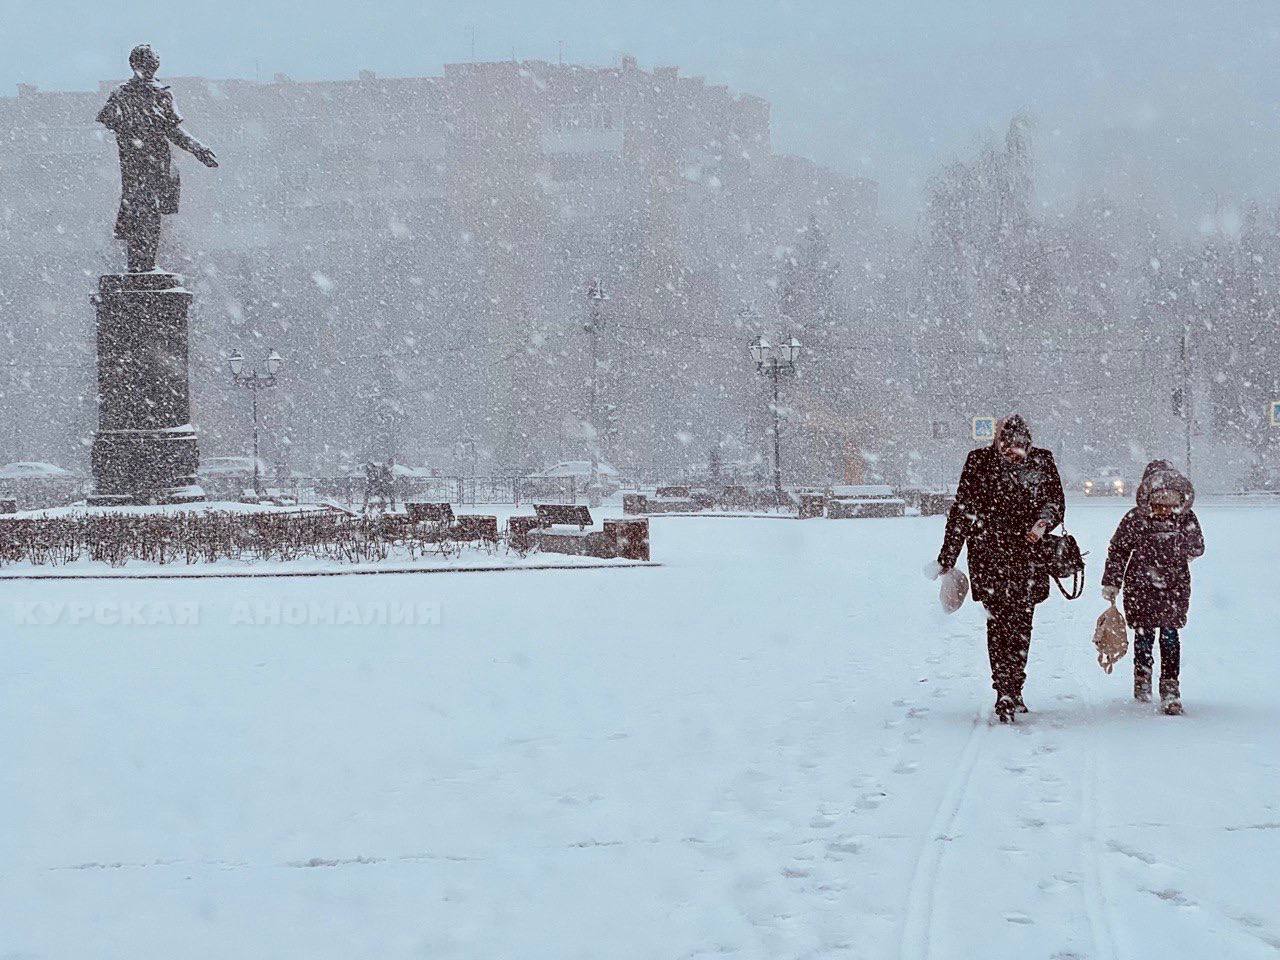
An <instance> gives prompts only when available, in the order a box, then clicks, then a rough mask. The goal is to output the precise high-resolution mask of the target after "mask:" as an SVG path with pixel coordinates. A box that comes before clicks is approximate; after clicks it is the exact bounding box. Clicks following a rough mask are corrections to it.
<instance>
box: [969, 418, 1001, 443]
mask: <svg viewBox="0 0 1280 960" xmlns="http://www.w3.org/2000/svg"><path fill="white" fill-rule="evenodd" d="M995 438H996V418H995V417H974V418H973V439H974V440H978V441H986V442H988V443H990V442H991V441H992V440H994V439H995Z"/></svg>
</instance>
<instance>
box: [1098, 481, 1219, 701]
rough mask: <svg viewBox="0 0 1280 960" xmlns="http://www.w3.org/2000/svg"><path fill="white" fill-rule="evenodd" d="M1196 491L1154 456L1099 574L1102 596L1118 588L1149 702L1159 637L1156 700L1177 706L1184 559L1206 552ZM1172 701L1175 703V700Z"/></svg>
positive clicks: (1186, 596)
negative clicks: (1157, 693) (1156, 644)
mask: <svg viewBox="0 0 1280 960" xmlns="http://www.w3.org/2000/svg"><path fill="white" fill-rule="evenodd" d="M1195 498H1196V493H1195V488H1194V487H1193V486H1192V485H1191V481H1190V480H1189V479H1187V478H1186V477H1184V476H1183V475H1182V474H1180V473H1179V472H1178V471H1177V470H1176V469H1175V468H1174V466H1173V464H1171V463H1169V461H1167V460H1153V461H1152V462H1151V463H1149V464H1147V469H1146V470H1144V471H1143V474H1142V482H1141V483H1140V484H1138V492H1137V506H1135V507H1134V508H1133V509H1132V510H1130V511H1129V512H1128V513H1127V514H1125V516H1124V519H1122V520H1121V521H1120V526H1119V527H1117V528H1116V532H1115V534H1114V535H1112V537H1111V546H1110V547H1109V548H1108V550H1107V565H1106V568H1105V569H1104V570H1103V572H1102V595H1103V596H1104V597H1105V598H1106V599H1108V600H1114V599H1115V597H1116V596H1117V595H1118V594H1119V592H1120V591H1121V589H1123V590H1124V615H1125V619H1126V620H1127V621H1128V622H1129V626H1131V627H1133V628H1134V641H1133V695H1134V696H1135V697H1136V698H1137V699H1139V700H1142V701H1144V702H1145V701H1148V700H1150V699H1151V671H1152V667H1153V665H1154V662H1153V653H1154V646H1155V640H1156V635H1157V633H1158V634H1159V639H1160V699H1161V701H1162V703H1163V704H1164V706H1165V709H1166V710H1167V711H1169V712H1178V711H1180V709H1181V702H1180V699H1181V693H1180V690H1179V685H1178V671H1179V667H1180V665H1181V664H1180V661H1181V652H1182V651H1181V641H1180V638H1179V635H1178V631H1179V630H1181V629H1182V628H1183V627H1185V626H1186V625H1187V610H1188V609H1189V607H1190V606H1191V564H1190V561H1192V560H1194V559H1195V558H1196V557H1198V556H1200V555H1201V554H1203V553H1204V534H1203V532H1202V531H1201V529H1200V521H1199V520H1198V519H1197V518H1196V515H1195V511H1194V510H1192V509H1191V508H1192V505H1193V504H1194V503H1195ZM1175 701H1176V702H1175Z"/></svg>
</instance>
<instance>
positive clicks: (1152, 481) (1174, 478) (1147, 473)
mask: <svg viewBox="0 0 1280 960" xmlns="http://www.w3.org/2000/svg"><path fill="white" fill-rule="evenodd" d="M1157 490H1173V491H1175V492H1177V493H1178V494H1179V495H1180V496H1181V497H1182V503H1181V505H1179V506H1178V507H1177V508H1175V510H1174V513H1186V512H1187V511H1188V510H1190V509H1191V507H1192V505H1193V504H1194V503H1195V500H1196V489H1195V487H1194V486H1192V484H1191V480H1190V479H1188V478H1187V477H1186V476H1184V475H1183V474H1181V473H1179V472H1178V469H1177V468H1176V467H1175V466H1174V465H1173V464H1172V463H1170V462H1169V461H1168V460H1152V461H1151V462H1150V463H1148V464H1147V469H1145V470H1143V471H1142V482H1141V483H1139V484H1138V492H1137V494H1136V497H1135V498H1136V500H1137V502H1138V506H1139V507H1143V508H1146V507H1147V505H1148V504H1149V503H1150V502H1151V494H1152V493H1154V492H1155V491H1157Z"/></svg>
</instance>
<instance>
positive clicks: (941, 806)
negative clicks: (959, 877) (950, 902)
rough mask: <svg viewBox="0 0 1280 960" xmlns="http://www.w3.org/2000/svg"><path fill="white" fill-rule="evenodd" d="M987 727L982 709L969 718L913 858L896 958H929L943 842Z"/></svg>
mask: <svg viewBox="0 0 1280 960" xmlns="http://www.w3.org/2000/svg"><path fill="white" fill-rule="evenodd" d="M988 729H989V727H988V724H987V722H986V718H985V717H984V716H983V712H982V711H981V710H979V711H978V712H977V713H976V714H975V715H974V718H973V728H972V729H971V730H970V731H969V739H968V740H967V741H966V742H965V745H964V750H963V752H962V753H961V754H960V761H959V763H957V764H956V768H955V771H954V772H953V773H952V774H951V780H950V782H948V784H947V790H946V793H944V794H943V795H942V800H941V801H940V802H939V803H938V809H937V811H936V812H935V813H934V816H933V822H932V823H931V824H930V825H929V832H928V834H927V836H926V837H925V840H924V843H923V845H922V846H921V848H920V854H919V856H918V857H917V858H916V865H915V869H914V870H913V871H912V874H911V887H910V889H909V890H908V892H907V909H906V914H905V916H904V917H903V921H902V943H901V946H900V948H899V951H898V956H899V960H929V957H930V953H931V947H932V939H933V910H934V900H935V898H936V894H937V888H938V875H939V873H940V870H941V866H942V857H943V854H944V853H945V851H946V845H947V844H948V843H950V842H951V839H952V835H953V831H954V829H955V824H956V820H957V819H958V818H959V816H960V809H961V808H962V807H963V806H964V800H965V795H966V793H968V790H969V781H970V779H971V778H972V776H973V770H974V767H976V766H977V764H978V757H979V755H980V754H981V753H982V742H983V740H984V739H985V738H986V734H987V730H988Z"/></svg>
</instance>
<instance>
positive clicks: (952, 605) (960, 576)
mask: <svg viewBox="0 0 1280 960" xmlns="http://www.w3.org/2000/svg"><path fill="white" fill-rule="evenodd" d="M941 579H942V583H941V584H940V585H939V587H938V599H939V600H940V601H941V602H942V609H943V610H945V611H947V613H955V612H956V611H957V610H959V609H960V608H961V607H962V606H964V598H965V597H967V596H968V595H969V578H968V577H966V576H965V574H964V571H963V570H960V569H958V568H956V567H952V568H951V569H950V570H948V571H947V572H946V573H944V574H943V575H942V578H941Z"/></svg>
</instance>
